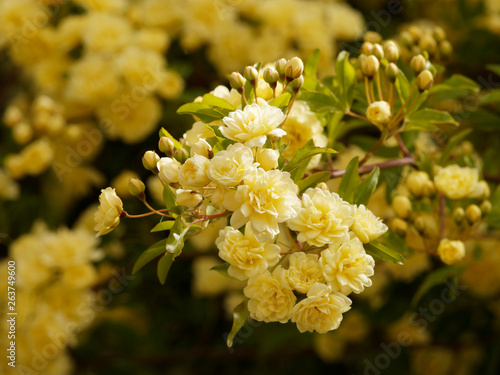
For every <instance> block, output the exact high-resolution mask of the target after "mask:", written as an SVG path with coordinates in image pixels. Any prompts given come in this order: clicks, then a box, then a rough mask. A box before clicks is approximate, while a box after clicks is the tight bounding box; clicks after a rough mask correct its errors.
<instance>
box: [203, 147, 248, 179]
mask: <svg viewBox="0 0 500 375" xmlns="http://www.w3.org/2000/svg"><path fill="white" fill-rule="evenodd" d="M253 165H254V157H253V153H252V150H251V149H249V148H248V147H246V146H244V145H242V144H241V143H235V144H233V145H229V147H228V148H227V149H226V150H223V151H219V152H218V153H217V154H216V155H215V156H214V157H213V158H212V159H211V160H210V164H209V166H208V170H207V174H208V177H210V179H211V180H212V181H214V182H216V183H218V184H221V185H224V186H236V185H238V184H239V183H240V182H241V181H242V180H243V178H245V176H246V175H247V174H248V173H249V172H250V170H251V167H252V166H253Z"/></svg>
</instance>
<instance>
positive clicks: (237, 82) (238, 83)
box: [229, 72, 245, 92]
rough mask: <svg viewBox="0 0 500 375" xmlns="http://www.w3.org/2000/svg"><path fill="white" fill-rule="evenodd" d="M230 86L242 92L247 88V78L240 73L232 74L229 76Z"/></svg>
mask: <svg viewBox="0 0 500 375" xmlns="http://www.w3.org/2000/svg"><path fill="white" fill-rule="evenodd" d="M229 85H231V88H233V89H235V90H236V91H239V92H242V91H243V90H244V87H245V78H243V76H242V75H241V74H240V73H238V72H234V73H231V74H230V75H229Z"/></svg>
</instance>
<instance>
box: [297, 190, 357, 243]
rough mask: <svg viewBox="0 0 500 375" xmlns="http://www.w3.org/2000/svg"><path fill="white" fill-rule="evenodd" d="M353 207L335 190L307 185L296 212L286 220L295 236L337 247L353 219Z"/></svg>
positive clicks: (308, 241) (303, 239)
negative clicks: (295, 214)
mask: <svg viewBox="0 0 500 375" xmlns="http://www.w3.org/2000/svg"><path fill="white" fill-rule="evenodd" d="M353 213H354V212H353V208H352V206H351V205H350V204H349V203H347V202H345V201H344V200H342V198H340V197H339V195H338V194H336V193H330V192H329V191H326V190H322V189H320V188H314V189H312V188H309V189H307V190H306V191H305V193H304V194H303V195H302V207H301V208H300V210H299V214H298V215H297V216H296V217H295V218H292V219H290V220H288V221H287V224H288V226H289V227H290V229H293V230H295V231H298V232H299V234H298V236H297V239H298V240H299V241H300V242H307V243H308V244H310V245H313V246H323V245H326V244H336V246H337V247H338V246H340V244H342V242H343V241H344V238H345V237H346V236H347V234H348V231H349V228H350V227H351V225H352V224H353V222H354V219H353Z"/></svg>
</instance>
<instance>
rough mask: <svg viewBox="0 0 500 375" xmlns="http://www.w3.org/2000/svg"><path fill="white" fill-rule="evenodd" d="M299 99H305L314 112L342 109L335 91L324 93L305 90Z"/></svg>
mask: <svg viewBox="0 0 500 375" xmlns="http://www.w3.org/2000/svg"><path fill="white" fill-rule="evenodd" d="M299 99H300V100H303V101H305V102H306V103H307V105H308V106H309V108H310V109H311V111H313V112H335V111H342V107H341V105H340V103H339V101H338V99H337V98H336V97H335V95H333V93H331V94H324V93H321V92H313V91H303V92H301V94H300V96H299Z"/></svg>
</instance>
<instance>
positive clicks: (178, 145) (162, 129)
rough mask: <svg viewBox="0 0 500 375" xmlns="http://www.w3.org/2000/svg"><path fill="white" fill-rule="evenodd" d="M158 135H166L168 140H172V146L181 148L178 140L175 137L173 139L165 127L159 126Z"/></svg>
mask: <svg viewBox="0 0 500 375" xmlns="http://www.w3.org/2000/svg"><path fill="white" fill-rule="evenodd" d="M160 137H167V138H170V140H171V141H172V142H174V146H175V148H182V147H183V146H182V145H181V144H180V143H179V141H178V140H177V139H175V138H174V137H172V135H171V134H170V133H169V132H168V130H167V129H165V128H161V129H160Z"/></svg>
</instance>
